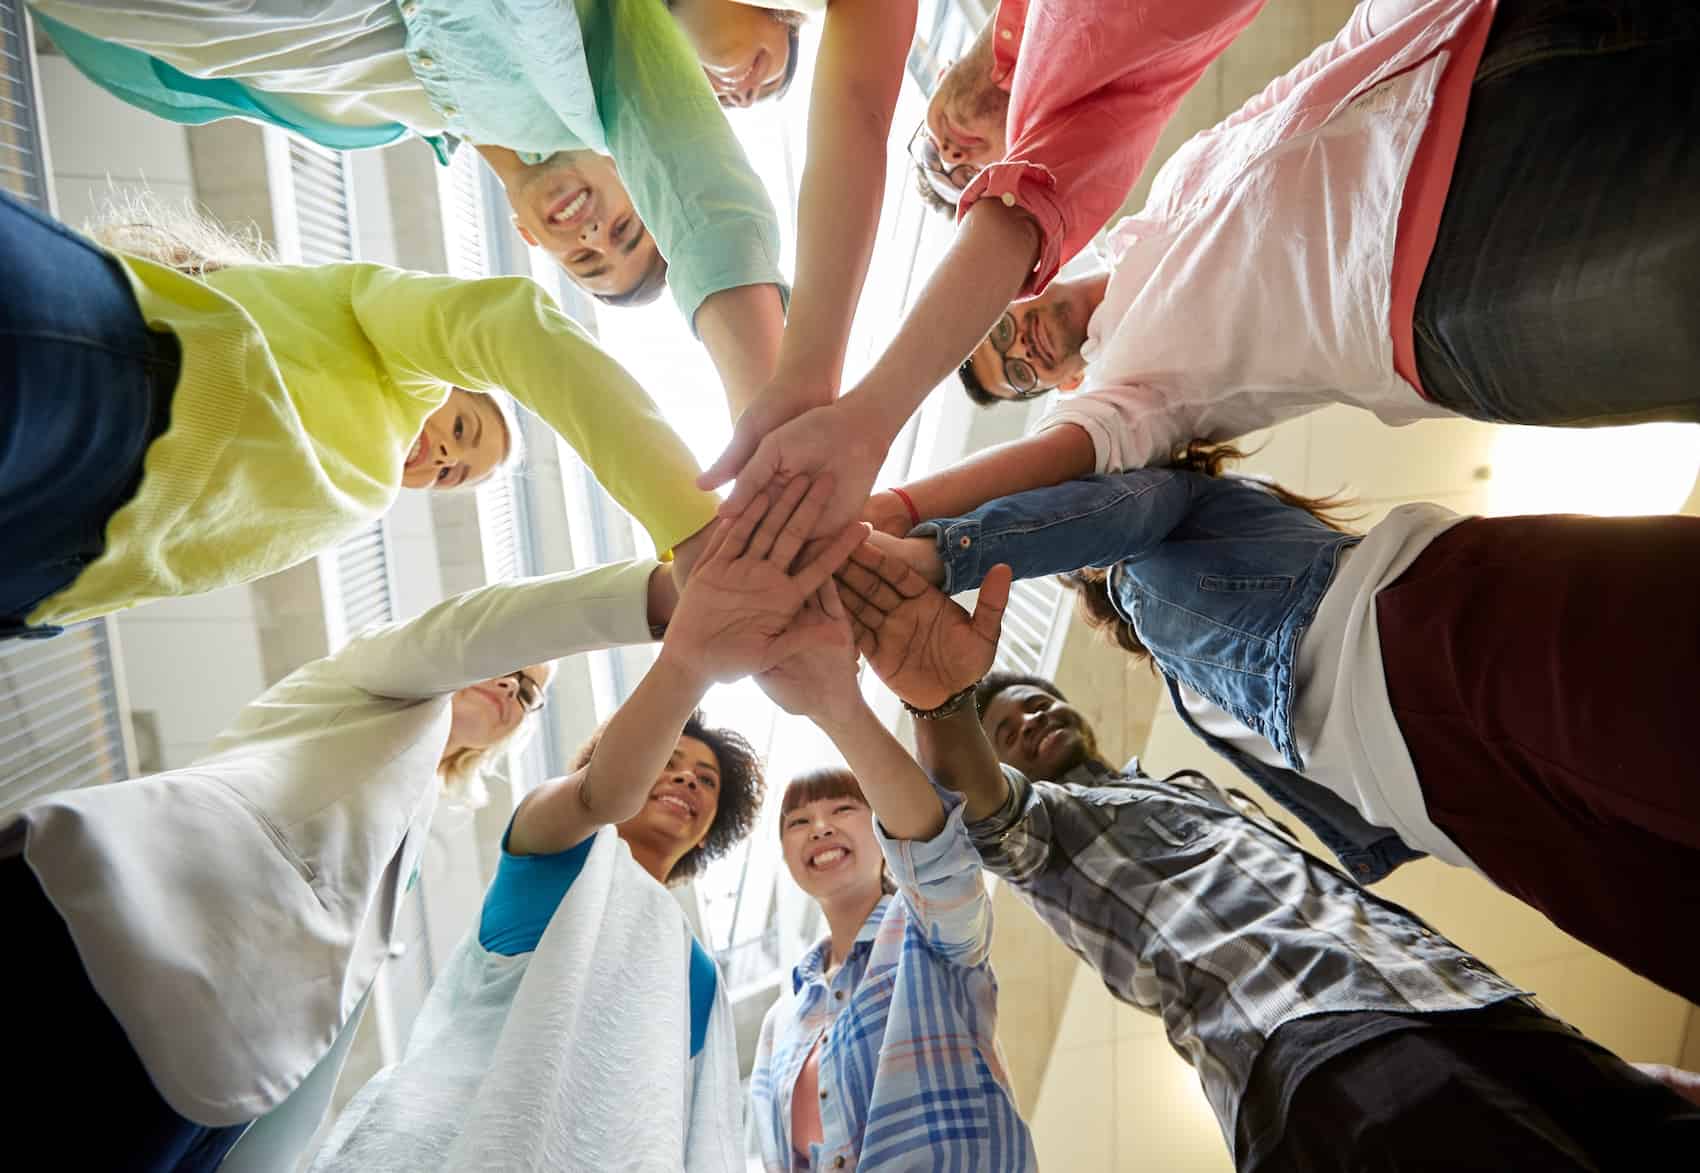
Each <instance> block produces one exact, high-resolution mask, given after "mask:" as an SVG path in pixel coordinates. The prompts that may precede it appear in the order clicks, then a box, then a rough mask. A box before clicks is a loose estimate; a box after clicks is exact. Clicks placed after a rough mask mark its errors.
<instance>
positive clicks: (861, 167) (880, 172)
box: [780, 0, 915, 390]
mask: <svg viewBox="0 0 1700 1173" xmlns="http://www.w3.org/2000/svg"><path fill="white" fill-rule="evenodd" d="M914 27H915V0H836V2H835V3H833V4H832V5H831V6H830V8H829V9H828V11H827V16H826V28H825V31H824V33H823V34H822V37H821V47H820V54H819V56H818V57H817V59H816V61H815V81H814V89H813V92H812V93H811V94H810V95H809V147H808V162H807V165H806V166H805V167H804V169H803V182H802V190H801V192H800V193H799V197H798V202H797V207H798V217H797V221H798V233H797V282H796V287H795V290H794V292H793V293H792V297H791V307H790V316H789V320H788V322H787V324H786V330H785V342H784V346H783V348H782V350H781V352H780V381H781V382H782V383H787V384H794V383H797V382H813V383H816V384H824V385H826V386H830V387H832V388H834V389H835V390H836V388H837V387H838V384H839V380H840V378H841V377H842V374H843V367H844V352H845V347H846V344H847V343H848V341H849V336H850V325H851V319H852V317H853V315H854V314H855V311H856V303H857V300H858V298H859V297H860V296H861V292H862V283H863V281H864V280H865V279H866V277H867V272H868V261H869V258H870V257H871V256H872V254H873V244H874V236H875V234H876V232H877V231H878V228H879V217H880V202H881V199H882V198H883V196H884V194H885V173H886V172H885V168H886V140H887V139H888V138H889V137H890V134H891V116H892V110H893V108H894V107H895V105H896V103H897V93H898V89H899V87H900V85H901V83H902V79H903V65H904V58H905V56H906V55H907V54H908V50H909V42H910V39H911V37H912V35H913V33H914Z"/></svg>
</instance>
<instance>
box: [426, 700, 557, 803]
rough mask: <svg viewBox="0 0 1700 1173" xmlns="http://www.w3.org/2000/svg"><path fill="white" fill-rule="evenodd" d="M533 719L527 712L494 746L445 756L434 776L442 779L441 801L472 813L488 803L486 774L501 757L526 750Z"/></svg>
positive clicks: (532, 715) (462, 750) (534, 718)
mask: <svg viewBox="0 0 1700 1173" xmlns="http://www.w3.org/2000/svg"><path fill="white" fill-rule="evenodd" d="M536 717H537V715H536V714H535V713H527V714H526V715H525V719H524V720H522V721H521V722H520V723H519V724H518V725H516V726H514V730H513V732H512V733H510V734H508V735H507V736H506V737H504V738H502V739H501V740H500V741H497V742H495V743H494V744H493V745H486V746H484V747H483V748H481V749H473V748H470V747H463V748H461V749H457V750H455V751H454V752H453V753H449V754H444V755H443V759H442V760H441V761H440V762H438V763H437V776H438V777H439V778H441V779H442V780H443V799H444V801H445V802H447V803H449V804H450V805H451V806H457V807H460V808H462V809H464V810H473V811H475V810H477V809H479V808H480V807H482V806H483V805H484V804H485V803H487V802H489V801H490V791H489V788H488V787H486V786H485V785H484V775H485V773H486V772H487V771H489V770H490V769H493V768H494V767H495V765H496V763H497V762H499V761H501V760H502V755H503V754H505V753H511V752H513V751H516V750H521V749H524V748H525V746H526V744H527V743H528V742H530V740H531V737H532V734H534V733H535V732H536V731H537V720H536Z"/></svg>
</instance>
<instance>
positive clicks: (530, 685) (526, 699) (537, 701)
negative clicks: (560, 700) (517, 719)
mask: <svg viewBox="0 0 1700 1173" xmlns="http://www.w3.org/2000/svg"><path fill="white" fill-rule="evenodd" d="M504 679H507V680H512V681H513V682H514V697H515V699H517V700H518V701H519V707H520V708H522V709H524V710H525V711H526V712H528V713H535V712H537V710H539V709H541V708H542V707H543V706H544V704H545V703H546V702H547V701H548V699H549V698H548V697H547V696H545V695H544V692H543V686H542V685H541V684H539V683H537V681H535V680H533V679H532V678H531V677H529V676H527V675H526V674H525V673H524V672H509V673H508V674H507V676H506V677H504Z"/></svg>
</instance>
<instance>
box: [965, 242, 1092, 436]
mask: <svg viewBox="0 0 1700 1173" xmlns="http://www.w3.org/2000/svg"><path fill="white" fill-rule="evenodd" d="M1109 284H1110V274H1109V273H1108V272H1107V271H1103V270H1100V271H1098V272H1095V273H1092V274H1089V275H1088V276H1085V277H1076V278H1073V279H1070V280H1057V281H1053V282H1051V284H1050V286H1049V287H1048V288H1046V290H1045V292H1043V293H1041V294H1040V295H1039V296H1038V297H1030V298H1028V299H1027V300H1026V301H1018V302H1016V303H1014V304H1013V305H1011V306H1010V307H1009V309H1008V310H1007V311H1006V312H1005V313H1004V316H1003V317H1001V318H999V319H998V320H997V324H996V325H994V326H993V327H992V332H991V333H990V334H987V335H986V337H985V340H984V341H982V342H981V343H980V345H978V346H976V347H975V348H974V350H973V352H972V353H970V354H969V356H968V360H967V361H966V362H964V363H963V364H962V365H961V366H960V367H958V368H957V371H956V375H957V378H959V379H961V380H962V388H963V390H964V391H966V392H967V393H968V398H969V399H972V400H973V401H974V402H975V403H977V404H979V405H980V406H981V407H990V406H992V405H993V404H995V403H1001V402H1003V401H1005V400H1027V399H1037V398H1039V396H1041V395H1043V394H1045V393H1046V392H1048V391H1073V390H1075V389H1076V388H1077V387H1079V386H1080V385H1081V383H1082V382H1084V381H1085V379H1086V361H1087V360H1086V355H1085V353H1084V351H1085V348H1086V346H1087V331H1088V328H1089V326H1090V324H1091V322H1092V316H1093V314H1095V313H1097V312H1098V307H1099V306H1100V305H1102V304H1103V302H1104V293H1105V290H1106V289H1108V287H1109Z"/></svg>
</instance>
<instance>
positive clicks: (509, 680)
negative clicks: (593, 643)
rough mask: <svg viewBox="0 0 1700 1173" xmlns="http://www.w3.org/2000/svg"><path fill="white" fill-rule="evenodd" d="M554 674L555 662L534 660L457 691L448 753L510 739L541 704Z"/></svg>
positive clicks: (479, 747) (491, 744) (446, 751)
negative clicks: (529, 714)
mask: <svg viewBox="0 0 1700 1173" xmlns="http://www.w3.org/2000/svg"><path fill="white" fill-rule="evenodd" d="M554 675H555V666H554V665H553V664H530V665H527V666H526V667H524V668H521V669H520V670H519V671H517V672H510V673H508V674H507V675H506V676H498V677H495V678H494V679H492V680H481V681H479V682H478V683H477V684H469V685H467V686H466V687H465V688H463V689H460V690H459V691H457V692H456V693H455V694H454V700H453V702H452V705H453V712H454V716H453V719H452V720H451V722H450V724H449V742H448V747H447V748H446V749H445V750H444V756H445V757H447V756H449V755H451V754H453V753H455V752H457V751H459V750H467V749H488V748H490V747H491V746H493V745H499V744H500V743H501V742H503V741H505V740H507V739H508V738H509V737H510V736H512V735H513V733H514V732H515V731H516V730H518V729H519V727H520V726H521V725H522V724H524V722H525V718H526V714H527V712H528V711H530V710H533V709H535V708H538V707H541V705H542V700H543V690H544V689H546V688H548V687H549V681H550V680H551V679H552V678H553V677H554ZM528 704H529V706H530V709H528Z"/></svg>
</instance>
